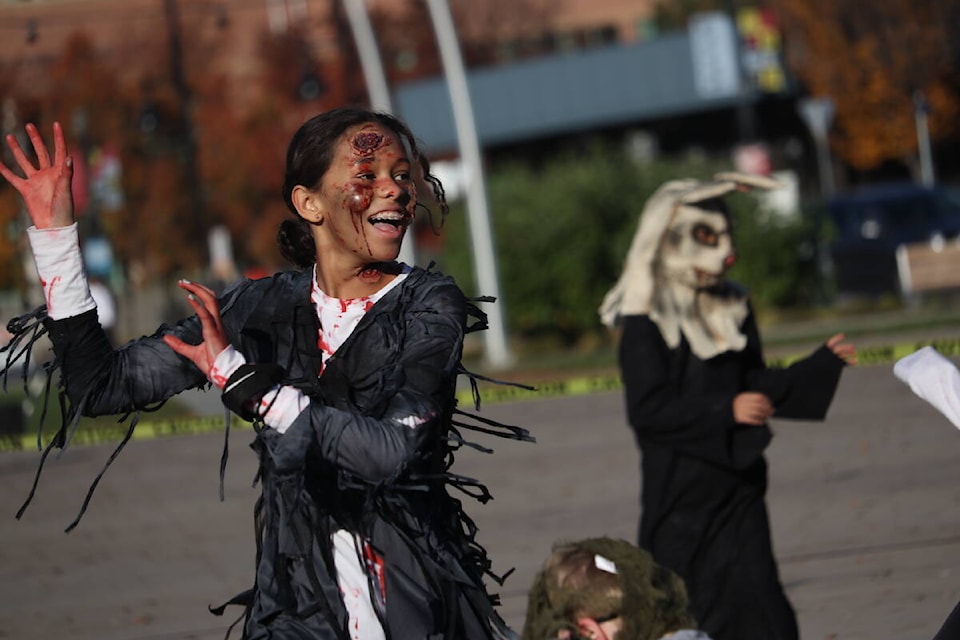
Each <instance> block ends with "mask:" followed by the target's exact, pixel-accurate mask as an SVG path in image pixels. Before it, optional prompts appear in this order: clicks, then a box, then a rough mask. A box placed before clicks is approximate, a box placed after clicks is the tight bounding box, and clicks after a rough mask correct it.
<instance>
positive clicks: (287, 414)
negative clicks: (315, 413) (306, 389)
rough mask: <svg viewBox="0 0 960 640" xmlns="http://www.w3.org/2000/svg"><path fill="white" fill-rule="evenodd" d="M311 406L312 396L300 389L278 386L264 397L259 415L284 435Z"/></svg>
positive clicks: (258, 410)
mask: <svg viewBox="0 0 960 640" xmlns="http://www.w3.org/2000/svg"><path fill="white" fill-rule="evenodd" d="M309 406H310V396H308V395H306V394H305V393H303V392H302V391H300V389H297V388H296V387H280V386H277V387H274V388H273V389H271V390H270V391H268V392H267V393H265V394H264V395H263V398H262V399H261V400H260V406H259V407H257V413H258V414H259V415H260V416H261V417H262V418H263V422H264V423H265V424H266V425H267V426H268V427H272V428H274V429H276V430H277V431H279V432H280V433H284V432H286V430H287V429H289V428H290V425H292V424H293V421H294V420H296V419H297V416H299V415H300V414H301V413H303V412H304V411H306V409H307V408H308V407H309Z"/></svg>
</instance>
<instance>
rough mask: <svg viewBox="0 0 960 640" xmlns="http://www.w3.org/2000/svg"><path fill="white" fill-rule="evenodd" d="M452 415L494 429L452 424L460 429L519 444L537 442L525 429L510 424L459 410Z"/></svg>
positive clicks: (457, 423) (464, 423)
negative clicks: (519, 442)
mask: <svg viewBox="0 0 960 640" xmlns="http://www.w3.org/2000/svg"><path fill="white" fill-rule="evenodd" d="M453 413H454V414H455V415H459V416H464V417H465V418H469V419H470V420H475V421H476V422H479V423H481V424H485V425H487V426H488V427H494V428H492V429H487V428H484V427H481V426H479V425H476V424H470V423H467V422H462V421H458V420H455V421H454V422H453V424H454V425H455V426H457V427H461V428H463V429H470V430H471V431H479V432H480V433H488V434H490V435H494V436H497V437H500V438H509V439H510V440H520V441H521V442H536V441H537V440H536V438H534V437H533V436H532V435H530V432H529V431H528V430H527V429H524V428H523V427H518V426H516V425H512V424H504V423H502V422H498V421H496V420H491V419H490V418H484V417H483V416H479V415H476V414H473V413H467V412H466V411H462V410H460V409H454V410H453Z"/></svg>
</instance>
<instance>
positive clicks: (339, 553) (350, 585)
mask: <svg viewBox="0 0 960 640" xmlns="http://www.w3.org/2000/svg"><path fill="white" fill-rule="evenodd" d="M27 133H28V135H29V138H30V140H31V142H32V145H33V148H34V150H35V151H36V155H37V165H38V166H36V167H35V166H34V165H33V163H31V162H30V161H29V160H28V159H27V158H26V157H25V154H24V153H23V152H22V150H21V149H20V147H19V146H18V144H17V142H16V140H15V139H14V138H13V136H9V137H8V138H7V142H8V144H9V146H10V148H11V150H12V152H13V155H14V158H15V159H16V161H17V163H18V164H19V166H20V168H21V170H22V171H23V172H24V174H25V176H26V177H25V178H21V177H19V176H17V175H16V174H14V173H13V172H12V171H10V170H9V169H7V168H6V167H3V166H2V165H0V174H2V175H3V177H5V178H6V179H7V180H8V181H9V182H11V183H12V184H13V185H14V187H16V188H17V189H18V191H19V192H20V193H21V195H22V196H23V198H24V200H25V202H26V205H27V208H28V210H29V213H30V216H31V218H32V220H33V223H34V225H35V226H34V227H33V228H31V229H30V231H29V235H30V240H31V243H32V245H33V249H34V253H35V257H36V261H37V267H38V270H39V273H40V276H41V281H42V282H43V284H44V293H45V295H46V300H47V304H46V306H45V308H44V307H42V308H41V309H40V310H38V311H37V312H35V313H34V314H31V315H29V316H27V317H24V318H21V319H19V320H18V321H17V322H15V323H12V324H13V325H14V329H15V330H16V331H15V333H16V336H17V337H15V338H14V342H13V343H12V344H14V345H17V348H15V349H13V351H17V350H18V349H19V348H20V347H19V345H20V344H21V343H22V341H23V340H26V339H27V337H31V336H32V337H33V338H35V337H36V333H37V332H40V331H42V330H43V329H44V328H45V329H46V330H47V331H48V333H49V337H50V339H51V341H52V343H53V346H54V351H55V354H56V366H58V367H59V368H60V370H61V386H62V387H63V389H64V391H65V394H66V396H67V398H68V399H69V411H68V412H67V418H66V419H65V421H64V424H63V426H62V427H61V430H60V432H59V433H58V434H57V436H56V437H55V438H54V440H53V441H52V442H51V443H50V445H49V446H48V447H47V448H46V450H45V451H44V453H43V458H42V459H45V458H46V455H47V453H49V451H50V450H51V448H53V447H63V446H65V444H66V442H67V441H68V440H69V438H68V431H69V430H70V429H71V428H75V423H76V420H77V419H79V416H80V415H101V414H125V413H129V412H137V411H139V410H141V409H144V408H148V407H152V406H154V405H155V404H156V403H157V402H162V401H164V400H166V399H168V398H170V397H171V396H173V395H175V394H176V393H178V392H180V391H183V390H185V389H189V388H192V387H202V386H205V385H207V383H208V382H209V383H212V385H214V386H216V387H217V388H219V389H221V390H222V393H223V401H224V404H225V405H226V406H227V407H228V408H230V409H231V410H232V411H233V412H235V413H237V414H240V415H241V416H243V417H245V418H247V419H249V420H251V421H253V423H254V426H255V428H256V438H255V441H254V443H253V448H254V450H255V451H256V452H257V454H258V456H259V461H260V468H259V479H260V482H261V484H262V495H261V497H260V500H259V501H258V504H257V507H256V513H255V522H256V532H257V557H256V578H255V581H254V584H253V587H252V588H251V589H250V590H249V591H247V592H245V593H243V594H240V595H239V596H237V597H236V598H234V599H233V600H232V601H231V603H230V604H242V605H244V606H245V616H244V623H243V638H246V639H250V640H254V639H260V638H273V639H278V638H280V639H287V638H311V639H318V638H337V639H346V638H364V639H368V638H369V639H377V638H393V639H405V638H410V639H414V638H415V639H417V640H422V639H423V638H471V639H472V638H503V637H513V635H514V634H513V633H512V632H511V631H510V630H509V629H508V628H507V627H506V625H505V624H504V622H503V620H502V619H501V618H500V617H499V615H498V614H497V613H496V611H495V609H494V604H495V598H493V597H492V596H490V595H489V594H488V593H487V592H486V589H485V587H484V585H483V581H482V580H483V576H484V574H485V573H487V574H489V572H490V563H489V561H488V558H487V556H486V553H485V551H484V550H483V548H482V547H480V546H479V545H478V544H477V543H476V542H475V540H474V533H475V528H474V527H473V524H472V522H471V521H470V519H469V518H468V517H467V516H466V515H465V514H464V512H463V510H462V508H461V504H460V502H459V501H458V500H456V499H454V498H453V497H451V496H450V495H449V493H448V491H447V489H448V487H449V486H455V487H456V488H460V489H462V490H464V491H465V492H466V493H468V494H471V495H474V496H475V497H479V498H481V499H484V500H485V499H487V498H489V494H488V493H487V492H486V489H485V488H483V486H482V485H479V484H478V483H476V482H474V481H472V480H470V479H468V478H462V477H459V476H456V475H454V474H452V473H450V472H449V471H448V468H449V465H450V464H451V462H452V454H453V451H454V450H455V449H456V448H457V447H458V446H459V445H461V444H463V440H462V439H461V438H460V434H459V430H458V427H467V428H470V427H473V428H482V429H483V430H488V431H491V432H494V433H499V434H500V435H506V436H510V437H514V438H518V439H530V438H529V436H528V435H527V434H526V432H525V431H524V430H523V429H519V428H515V427H508V426H505V425H498V424H495V423H494V424H490V423H488V422H486V421H483V426H482V427H480V426H479V425H477V424H476V423H475V421H470V420H467V421H466V422H465V421H464V420H465V419H466V418H467V417H472V416H465V414H463V413H461V412H460V411H459V410H457V409H456V407H455V382H456V378H457V375H458V373H462V372H464V371H463V369H462V366H461V364H460V355H461V350H462V344H463V337H464V333H465V332H467V331H469V330H470V329H473V328H478V327H480V328H482V327H483V321H484V318H483V315H482V313H480V312H479V310H478V309H476V307H475V306H474V305H473V304H472V303H471V302H470V301H469V300H467V299H466V298H465V297H464V295H463V293H462V292H461V291H460V289H459V288H458V287H457V286H456V284H455V283H454V282H453V281H452V280H451V279H450V278H448V277H444V276H442V275H440V274H439V273H436V272H434V271H430V270H423V269H419V268H415V267H410V266H407V265H405V264H401V263H398V262H396V257H397V255H398V252H399V250H400V244H401V241H402V239H403V236H404V232H405V230H406V228H407V226H408V225H409V224H410V223H411V221H412V220H413V218H414V213H415V208H416V207H417V206H421V205H418V202H417V190H416V183H415V180H414V177H415V176H416V175H417V174H418V172H420V173H421V174H422V175H421V177H422V178H423V179H424V181H425V182H426V183H427V184H429V185H430V186H431V187H432V188H433V191H434V192H435V196H436V199H437V202H438V203H439V206H440V208H441V210H442V211H443V213H446V204H445V201H444V199H443V189H442V187H441V186H440V184H439V182H437V181H436V179H435V178H434V177H433V176H432V175H431V174H430V171H429V164H428V163H427V161H426V159H425V158H423V157H422V155H421V153H420V150H419V148H418V147H417V145H416V143H415V141H414V139H413V137H412V135H411V134H410V132H409V131H408V129H407V128H406V127H405V125H403V124H402V123H400V122H399V121H398V120H396V119H395V118H393V117H391V116H389V115H384V114H379V113H373V112H369V111H365V110H360V109H338V110H334V111H331V112H327V113H323V114H320V115H318V116H316V117H314V118H312V119H311V120H309V121H307V122H306V123H305V124H304V125H303V126H302V127H301V128H300V129H299V130H298V131H297V133H296V134H295V135H294V137H293V139H292V141H291V143H290V145H289V149H288V153H287V167H286V175H285V181H284V187H283V195H284V198H285V200H286V203H287V205H288V206H289V208H290V210H291V211H292V212H293V213H294V216H295V217H294V219H292V220H288V221H286V222H284V223H283V225H282V226H281V229H280V233H279V243H280V248H281V250H282V252H283V254H284V255H285V256H286V257H287V258H289V259H290V260H291V261H292V262H293V263H294V264H296V265H297V266H298V267H300V269H299V270H294V271H288V272H281V273H278V274H276V275H274V276H273V277H270V278H263V279H260V280H244V281H241V282H239V283H237V284H235V285H233V286H231V287H229V288H228V289H227V290H226V291H224V292H223V293H222V294H221V295H220V296H219V297H218V296H216V295H215V294H214V293H213V292H212V291H211V290H210V289H208V288H206V287H204V286H202V285H199V284H197V283H193V282H187V281H181V282H180V286H181V287H182V288H183V289H184V290H185V291H186V292H188V301H189V304H190V305H191V307H192V308H193V310H194V311H195V312H196V315H195V316H192V317H190V318H187V319H185V320H183V321H181V322H179V323H177V324H176V325H173V326H168V325H164V326H161V328H160V329H159V330H158V331H157V333H156V334H154V335H153V336H151V337H144V338H141V339H138V340H135V341H132V342H130V343H128V344H126V345H124V346H122V347H120V348H119V349H117V350H116V351H114V350H112V349H111V347H110V345H109V343H108V341H107V339H106V338H105V336H104V333H103V331H102V329H101V328H100V325H99V324H98V322H97V316H96V307H95V304H94V302H93V300H92V298H91V297H90V295H89V289H88V286H87V281H86V278H85V276H84V273H83V269H82V264H81V261H80V252H79V249H78V242H77V232H76V225H75V224H74V219H73V207H72V203H71V201H70V182H71V172H72V165H71V162H70V159H69V157H68V155H67V150H66V144H65V142H64V136H63V132H62V130H61V129H60V127H59V126H57V125H55V127H54V139H55V152H54V156H53V158H52V159H51V158H50V157H49V154H48V152H47V149H46V147H45V145H44V143H43V141H42V140H41V138H40V135H39V134H38V132H37V130H36V128H34V127H33V126H31V125H28V127H27ZM471 316H472V317H473V318H474V319H475V320H474V322H473V323H472V324H471V323H470V322H468V317H471ZM8 364H9V363H8ZM474 418H475V420H479V418H476V417H474ZM135 423H136V422H135V419H134V420H132V421H131V424H130V427H129V428H130V431H129V432H128V434H127V437H128V438H129V436H130V434H131V433H132V431H133V428H134V426H135ZM124 442H125V441H124ZM122 446H123V443H121V445H120V447H122ZM120 447H118V451H119V448H120ZM114 455H116V453H115V454H114ZM112 458H113V456H111V460H112ZM41 467H42V461H41ZM38 475H39V471H38ZM97 480H99V478H98V479H97ZM95 485H96V482H95V483H94V486H95ZM92 490H93V488H92V487H91V490H90V491H91V492H92ZM30 497H32V492H31V496H30ZM89 497H90V496H89V494H88V499H89ZM27 502H29V498H28V500H27ZM24 506H26V505H24ZM85 506H86V502H85V503H84V507H85ZM22 511H23V510H22V509H21V513H22ZM82 513H83V510H82V509H81V515H82ZM19 515H20V514H18V517H19ZM78 519H79V516H78ZM75 524H76V521H75V522H74V525H75ZM72 526H73V525H71V527H72ZM490 575H492V574H490ZM220 611H222V608H221V610H220ZM220 611H216V612H218V613H219V612H220Z"/></svg>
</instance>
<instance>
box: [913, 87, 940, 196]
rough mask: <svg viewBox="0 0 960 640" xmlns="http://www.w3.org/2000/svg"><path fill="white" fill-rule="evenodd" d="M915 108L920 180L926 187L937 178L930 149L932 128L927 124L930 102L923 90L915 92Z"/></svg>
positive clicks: (931, 184)
mask: <svg viewBox="0 0 960 640" xmlns="http://www.w3.org/2000/svg"><path fill="white" fill-rule="evenodd" d="M913 110H914V116H915V118H916V122H917V148H918V150H919V152H920V182H921V184H923V186H925V187H932V186H933V184H934V182H936V178H935V177H934V173H933V154H932V153H931V151H930V129H929V127H928V125H927V114H928V113H930V104H929V103H928V102H927V98H926V96H924V95H923V92H922V91H914V93H913Z"/></svg>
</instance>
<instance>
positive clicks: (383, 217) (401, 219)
mask: <svg viewBox="0 0 960 640" xmlns="http://www.w3.org/2000/svg"><path fill="white" fill-rule="evenodd" d="M367 222H369V223H370V224H372V225H373V226H375V227H379V226H381V225H384V226H386V227H390V228H391V229H401V228H403V227H406V226H407V225H408V224H409V223H410V216H409V215H407V214H406V213H403V212H400V211H383V212H381V213H377V214H375V215H372V216H370V217H369V218H367Z"/></svg>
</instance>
